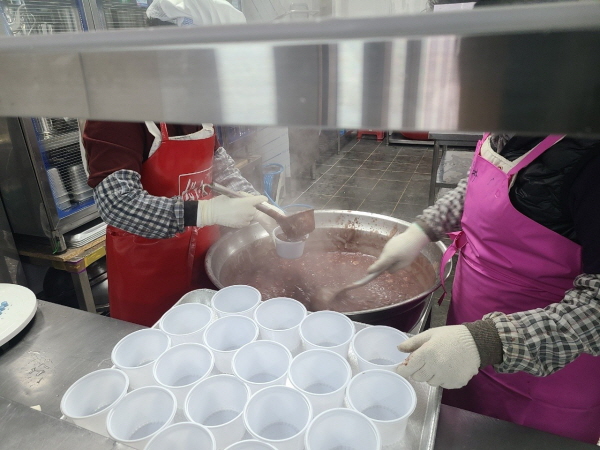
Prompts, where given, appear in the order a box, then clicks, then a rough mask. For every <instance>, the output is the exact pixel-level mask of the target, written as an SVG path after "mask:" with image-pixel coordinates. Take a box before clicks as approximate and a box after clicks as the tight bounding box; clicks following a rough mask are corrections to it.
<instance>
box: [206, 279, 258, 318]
mask: <svg viewBox="0 0 600 450" xmlns="http://www.w3.org/2000/svg"><path fill="white" fill-rule="evenodd" d="M261 300H262V295H261V293H260V291H259V290H258V289H256V288H254V287H252V286H247V285H245V284H235V285H233V286H227V287H224V288H223V289H221V290H219V291H217V292H216V294H215V295H213V298H212V300H211V304H212V307H213V309H214V310H215V312H216V313H217V316H218V317H224V316H227V315H230V314H240V315H242V316H247V317H250V318H253V317H254V310H255V309H256V308H257V306H258V305H259V304H260V301H261Z"/></svg>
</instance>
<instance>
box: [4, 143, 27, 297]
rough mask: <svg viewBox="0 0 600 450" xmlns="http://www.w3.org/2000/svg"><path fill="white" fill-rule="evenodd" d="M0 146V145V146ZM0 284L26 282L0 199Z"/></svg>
mask: <svg viewBox="0 0 600 450" xmlns="http://www.w3.org/2000/svg"><path fill="white" fill-rule="evenodd" d="M0 139H1V135H0ZM0 145H1V144H0ZM0 283H13V284H20V285H22V286H26V284H27V280H26V279H25V274H24V272H23V267H22V265H21V260H20V259H19V252H18V251H17V247H16V246H15V241H14V239H13V235H12V230H11V229H10V224H9V223H8V218H7V217H6V213H5V211H4V204H3V203H2V198H1V197H0Z"/></svg>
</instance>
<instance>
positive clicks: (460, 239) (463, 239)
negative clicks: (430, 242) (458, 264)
mask: <svg viewBox="0 0 600 450" xmlns="http://www.w3.org/2000/svg"><path fill="white" fill-rule="evenodd" d="M448 237H450V238H451V239H452V244H451V245H450V246H449V247H448V248H447V249H446V251H445V252H444V255H443V256H442V261H441V262H440V280H441V282H442V289H443V290H444V293H443V294H442V296H441V297H440V298H439V300H438V305H441V304H442V301H444V297H446V294H447V293H448V291H447V290H446V283H445V281H446V280H445V279H444V272H445V271H446V266H447V265H448V263H449V262H450V260H451V259H452V257H453V256H454V255H455V254H456V252H458V251H459V250H460V249H461V248H463V247H464V246H465V244H466V243H467V236H466V235H465V233H464V232H462V231H454V232H452V233H448Z"/></svg>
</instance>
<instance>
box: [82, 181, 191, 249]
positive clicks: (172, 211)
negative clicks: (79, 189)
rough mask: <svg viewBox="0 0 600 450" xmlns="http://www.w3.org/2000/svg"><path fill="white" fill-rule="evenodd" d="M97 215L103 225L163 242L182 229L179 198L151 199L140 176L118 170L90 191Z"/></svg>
mask: <svg viewBox="0 0 600 450" xmlns="http://www.w3.org/2000/svg"><path fill="white" fill-rule="evenodd" d="M94 199H95V200H96V206H97V208H98V213H99V214H100V217H101V218H102V220H104V222H106V223H107V224H109V225H111V226H113V227H116V228H120V229H121V230H125V231H128V232H129V233H132V234H137V235H138V236H142V237H145V238H149V239H166V238H171V237H173V236H175V234H177V233H181V232H182V231H183V229H184V220H183V218H184V214H183V211H184V208H183V200H182V199H181V197H178V196H177V197H172V198H167V197H155V196H153V195H150V194H149V193H148V192H147V191H145V190H144V188H143V187H142V183H141V175H140V174H139V173H137V172H135V171H133V170H118V171H116V172H113V173H112V174H110V175H109V176H107V177H106V178H105V179H104V180H102V182H100V184H98V185H97V186H96V187H95V188H94Z"/></svg>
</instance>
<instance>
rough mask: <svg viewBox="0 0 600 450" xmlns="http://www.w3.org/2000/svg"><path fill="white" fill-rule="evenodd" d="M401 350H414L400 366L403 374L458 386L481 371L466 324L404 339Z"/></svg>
mask: <svg viewBox="0 0 600 450" xmlns="http://www.w3.org/2000/svg"><path fill="white" fill-rule="evenodd" d="M398 350H400V351H401V352H405V353H409V352H410V353H411V354H410V355H409V356H408V358H406V359H405V360H404V362H402V363H401V364H400V365H399V366H398V367H397V368H396V372H398V373H399V374H400V375H402V376H403V377H404V378H408V377H411V378H412V379H413V380H415V381H426V382H427V383H428V384H430V385H431V386H441V387H443V388H446V389H457V388H461V387H463V386H464V385H466V384H467V383H468V382H469V380H470V379H471V378H473V376H474V375H475V374H476V373H477V372H478V371H479V364H480V363H481V359H480V358H479V352H478V351H477V346H476V345H475V341H474V340H473V336H472V335H471V332H470V331H469V330H468V329H467V327H465V326H464V325H450V326H445V327H439V328H431V329H429V330H427V331H424V332H423V333H420V334H417V335H416V336H414V337H412V338H410V339H408V340H406V341H404V342H403V343H402V344H400V345H399V346H398Z"/></svg>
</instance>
